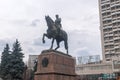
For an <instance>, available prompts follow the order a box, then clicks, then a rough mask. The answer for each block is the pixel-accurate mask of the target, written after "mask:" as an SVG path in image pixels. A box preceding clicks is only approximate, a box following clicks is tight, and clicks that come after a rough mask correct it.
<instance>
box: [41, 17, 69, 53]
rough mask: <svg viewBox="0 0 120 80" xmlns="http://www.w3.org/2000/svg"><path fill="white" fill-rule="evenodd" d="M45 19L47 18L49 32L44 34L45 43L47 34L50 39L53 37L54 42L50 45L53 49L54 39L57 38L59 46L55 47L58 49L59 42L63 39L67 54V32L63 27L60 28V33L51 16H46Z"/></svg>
mask: <svg viewBox="0 0 120 80" xmlns="http://www.w3.org/2000/svg"><path fill="white" fill-rule="evenodd" d="M45 20H46V23H47V26H48V29H47V33H44V34H43V38H42V41H43V43H45V39H44V38H45V36H46V37H47V38H48V39H52V44H51V47H50V49H52V48H53V43H54V40H56V43H57V47H56V48H55V50H57V49H58V48H59V47H60V45H59V43H60V42H61V41H64V46H65V49H66V51H67V54H68V36H67V33H66V32H65V31H64V30H61V29H60V33H59V31H58V29H57V27H56V25H55V22H54V21H53V20H52V19H51V18H50V17H49V16H45Z"/></svg>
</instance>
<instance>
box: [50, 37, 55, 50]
mask: <svg viewBox="0 0 120 80" xmlns="http://www.w3.org/2000/svg"><path fill="white" fill-rule="evenodd" d="M54 40H55V39H54V38H53V39H52V44H51V47H50V49H52V48H53V43H54Z"/></svg>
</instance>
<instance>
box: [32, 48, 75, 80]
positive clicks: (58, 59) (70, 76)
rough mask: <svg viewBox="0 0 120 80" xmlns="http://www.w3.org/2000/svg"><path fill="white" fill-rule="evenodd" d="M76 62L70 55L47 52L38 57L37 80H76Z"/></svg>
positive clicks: (52, 51)
mask: <svg viewBox="0 0 120 80" xmlns="http://www.w3.org/2000/svg"><path fill="white" fill-rule="evenodd" d="M75 76H76V74H75V60H74V59H73V57H71V56H70V55H66V54H64V53H62V52H58V51H54V50H45V51H43V52H42V53H41V54H40V55H39V57H38V66H37V72H36V73H35V77H34V79H35V80H75Z"/></svg>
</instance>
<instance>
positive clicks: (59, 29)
mask: <svg viewBox="0 0 120 80" xmlns="http://www.w3.org/2000/svg"><path fill="white" fill-rule="evenodd" d="M55 17H56V20H55V25H56V27H57V30H58V34H59V35H60V34H61V28H62V25H61V18H59V15H58V14H57V15H55Z"/></svg>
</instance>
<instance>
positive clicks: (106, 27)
mask: <svg viewBox="0 0 120 80" xmlns="http://www.w3.org/2000/svg"><path fill="white" fill-rule="evenodd" d="M108 28H112V26H105V27H103V29H108Z"/></svg>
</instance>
